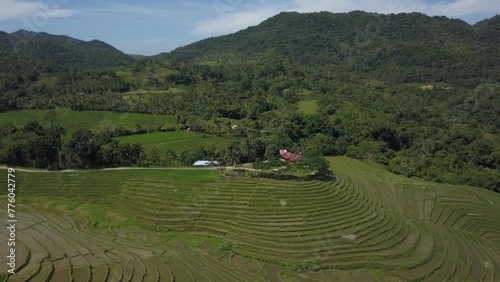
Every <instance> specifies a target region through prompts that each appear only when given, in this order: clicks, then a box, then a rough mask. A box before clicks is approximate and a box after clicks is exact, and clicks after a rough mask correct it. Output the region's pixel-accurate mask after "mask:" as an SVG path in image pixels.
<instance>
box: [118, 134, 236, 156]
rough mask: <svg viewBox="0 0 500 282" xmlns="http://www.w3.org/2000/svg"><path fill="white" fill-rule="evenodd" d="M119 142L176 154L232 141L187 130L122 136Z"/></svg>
mask: <svg viewBox="0 0 500 282" xmlns="http://www.w3.org/2000/svg"><path fill="white" fill-rule="evenodd" d="M117 140H120V142H121V143H142V144H143V145H144V147H145V148H146V150H151V149H153V148H158V149H160V150H167V149H168V150H172V151H174V152H176V153H179V152H182V151H187V150H190V149H193V148H195V147H198V146H210V145H218V144H221V143H222V144H224V143H228V142H230V141H231V140H230V139H228V138H224V137H216V136H205V135H203V134H199V133H194V132H190V131H187V130H181V131H173V132H155V133H147V134H138V135H130V136H122V137H118V138H117Z"/></svg>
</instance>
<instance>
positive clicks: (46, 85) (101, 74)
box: [0, 30, 133, 110]
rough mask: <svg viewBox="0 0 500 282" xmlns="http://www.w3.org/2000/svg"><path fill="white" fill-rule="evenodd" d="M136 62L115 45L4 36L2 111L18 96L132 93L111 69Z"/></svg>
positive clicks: (0, 48) (0, 45)
mask: <svg viewBox="0 0 500 282" xmlns="http://www.w3.org/2000/svg"><path fill="white" fill-rule="evenodd" d="M132 61H133V59H132V58H131V57H129V56H128V55H126V54H124V53H123V52H121V51H119V50H117V49H115V48H114V47H112V46H111V45H109V44H107V43H104V42H102V41H98V40H92V41H89V42H85V41H81V40H77V39H74V38H71V37H68V36H59V35H50V34H47V33H34V32H29V31H25V30H20V31H17V32H14V33H5V32H0V93H1V95H0V102H3V101H6V102H3V103H0V110H1V109H5V108H15V107H16V106H15V104H16V102H15V100H16V98H19V97H25V96H33V95H42V94H44V95H46V94H49V95H58V94H67V93H104V92H121V91H124V90H128V84H127V83H126V82H125V81H123V80H122V79H120V78H119V77H117V76H116V75H115V72H114V71H113V70H111V69H112V68H113V67H117V66H120V65H124V64H127V63H130V62H132Z"/></svg>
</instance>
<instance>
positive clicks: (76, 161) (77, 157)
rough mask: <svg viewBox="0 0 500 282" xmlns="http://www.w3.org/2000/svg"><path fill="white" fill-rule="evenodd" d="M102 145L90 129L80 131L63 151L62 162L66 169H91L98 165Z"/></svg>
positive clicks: (74, 134)
mask: <svg viewBox="0 0 500 282" xmlns="http://www.w3.org/2000/svg"><path fill="white" fill-rule="evenodd" d="M99 149H100V144H99V143H98V142H97V141H96V138H95V135H94V134H93V133H92V131H90V130H89V129H79V130H77V131H76V132H75V133H73V135H72V137H71V139H70V140H69V141H68V143H66V145H65V146H64V149H63V156H62V160H63V163H64V164H65V166H66V167H70V168H90V167H92V166H95V165H97V156H98V152H99Z"/></svg>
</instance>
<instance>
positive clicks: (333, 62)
mask: <svg viewBox="0 0 500 282" xmlns="http://www.w3.org/2000/svg"><path fill="white" fill-rule="evenodd" d="M498 22H499V17H498V16H497V17H495V18H492V19H490V20H485V21H483V22H481V23H478V24H477V25H475V26H471V25H469V24H467V23H465V22H463V21H461V20H456V19H448V18H446V17H429V16H426V15H423V14H419V13H411V14H397V15H394V14H392V15H380V14H372V13H365V12H351V13H345V14H332V13H328V12H321V13H307V14H300V13H295V12H292V13H289V12H286V13H281V14H279V15H277V16H275V17H272V18H270V19H268V20H266V21H264V22H263V23H261V24H259V25H258V26H254V27H250V28H248V29H245V30H243V31H240V32H237V33H234V34H230V35H226V36H221V37H217V38H209V39H206V40H202V41H199V42H196V43H194V44H190V45H187V46H184V47H180V48H178V49H176V50H174V51H173V52H171V53H168V54H162V55H161V57H164V58H168V59H171V60H173V61H176V62H196V63H210V64H214V63H219V64H227V63H231V62H242V61H256V60H257V61H258V60H267V59H269V58H276V57H279V58H284V59H288V60H290V61H293V62H297V63H300V64H301V65H304V66H308V67H314V68H322V67H324V68H326V69H328V71H330V72H337V73H339V74H341V73H344V74H345V73H348V74H349V75H350V76H354V77H363V78H366V77H372V78H377V79H382V80H385V81H390V82H394V83H409V82H428V81H446V82H453V83H455V84H457V83H459V84H461V85H463V86H475V85H477V84H478V83H479V81H480V80H481V79H488V78H498V77H500V49H499V48H498V38H499V36H500V31H499V28H498V26H499V23H498Z"/></svg>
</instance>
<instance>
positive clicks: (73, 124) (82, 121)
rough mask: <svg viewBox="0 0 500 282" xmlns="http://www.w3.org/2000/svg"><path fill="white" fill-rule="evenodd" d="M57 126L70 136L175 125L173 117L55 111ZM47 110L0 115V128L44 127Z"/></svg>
mask: <svg viewBox="0 0 500 282" xmlns="http://www.w3.org/2000/svg"><path fill="white" fill-rule="evenodd" d="M55 111H56V113H57V119H58V122H59V124H60V125H61V126H62V127H64V128H66V130H67V133H68V134H71V133H73V132H75V131H76V130H78V129H92V130H99V129H101V128H104V127H107V128H116V127H120V126H123V127H124V128H126V129H136V125H140V127H141V128H142V129H158V127H159V126H161V125H164V124H165V125H167V124H175V116H171V115H146V114H131V113H114V112H106V111H81V112H80V111H71V110H61V109H58V110H55ZM47 112H48V110H23V111H11V112H5V113H0V126H4V125H5V124H7V123H9V122H12V123H13V124H15V125H17V126H23V125H24V124H26V122H28V121H31V120H37V121H38V122H40V124H42V125H45V124H47V122H46V121H45V120H44V116H45V114H46V113H47Z"/></svg>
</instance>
